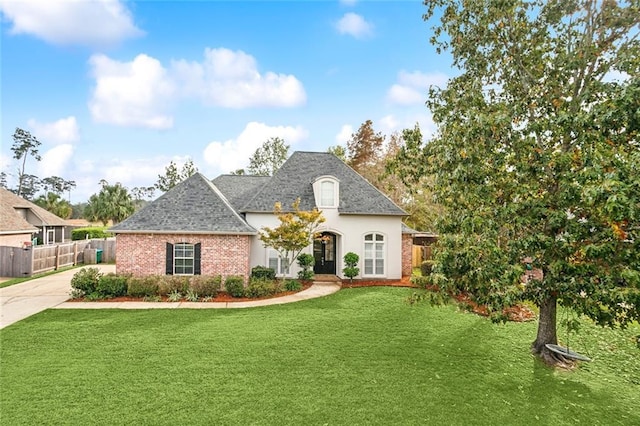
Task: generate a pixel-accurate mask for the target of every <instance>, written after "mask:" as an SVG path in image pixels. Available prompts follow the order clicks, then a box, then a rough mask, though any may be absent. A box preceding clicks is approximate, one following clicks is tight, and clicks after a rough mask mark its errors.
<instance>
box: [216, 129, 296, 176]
mask: <svg viewBox="0 0 640 426" xmlns="http://www.w3.org/2000/svg"><path fill="white" fill-rule="evenodd" d="M307 136H308V132H307V131H306V130H305V129H304V128H302V127H300V126H298V127H292V126H268V125H266V124H264V123H258V122H255V121H252V122H250V123H248V124H247V125H246V127H245V128H244V130H243V131H242V133H240V134H239V135H238V136H237V137H236V138H235V139H229V140H227V141H224V142H218V141H213V142H211V143H210V144H209V145H207V147H206V148H205V149H204V153H203V156H204V160H205V161H206V162H207V164H209V165H210V166H212V167H213V168H214V169H215V170H214V172H215V173H229V172H232V171H234V170H237V169H241V168H243V167H245V166H246V165H247V164H248V163H249V158H250V157H251V155H252V154H253V153H254V152H255V150H256V149H258V148H259V147H260V146H261V145H262V144H263V143H264V142H265V141H266V140H267V139H269V138H273V137H280V138H282V139H284V141H285V142H286V143H287V144H289V145H293V144H295V143H297V142H300V141H301V140H303V139H305V138H307Z"/></svg>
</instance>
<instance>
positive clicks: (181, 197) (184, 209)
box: [110, 173, 256, 234]
mask: <svg viewBox="0 0 640 426" xmlns="http://www.w3.org/2000/svg"><path fill="white" fill-rule="evenodd" d="M110 231H112V232H115V233H127V232H129V233H133V232H144V233H165V234H166V233H174V232H175V233H194V234H195V233H197V234H205V233H206V234H255V233H256V230H255V229H254V228H253V227H251V226H250V225H249V224H247V222H245V221H244V219H243V218H242V217H241V216H240V215H238V213H236V212H235V211H234V210H233V208H232V206H231V204H230V203H229V202H228V201H227V199H226V198H225V197H224V195H222V193H221V192H220V191H219V189H218V188H216V187H215V185H213V184H212V183H211V182H210V181H209V180H208V179H207V178H205V177H204V176H203V175H202V174H200V173H196V174H194V175H193V176H191V177H189V178H188V179H186V180H184V181H183V182H181V183H180V184H178V185H176V186H175V187H174V188H172V189H171V190H169V191H168V192H166V193H165V194H164V195H162V196H161V197H160V198H158V199H157V200H155V201H153V202H151V203H149V204H147V205H146V206H145V207H144V208H142V209H141V210H140V211H138V212H136V213H135V214H133V215H132V216H130V217H129V218H127V219H126V220H124V221H122V222H120V223H119V224H117V225H115V226H112V227H111V229H110Z"/></svg>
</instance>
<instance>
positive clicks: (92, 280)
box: [71, 268, 102, 294]
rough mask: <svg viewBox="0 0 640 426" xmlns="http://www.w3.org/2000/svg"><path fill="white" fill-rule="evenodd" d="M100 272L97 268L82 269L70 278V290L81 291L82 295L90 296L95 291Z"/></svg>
mask: <svg viewBox="0 0 640 426" xmlns="http://www.w3.org/2000/svg"><path fill="white" fill-rule="evenodd" d="M101 276H102V272H100V269H98V268H82V269H80V270H79V271H78V272H76V273H75V274H73V278H71V288H73V289H76V290H79V291H81V292H82V293H83V294H91V293H94V292H95V291H96V287H97V286H98V282H99V281H100V277H101Z"/></svg>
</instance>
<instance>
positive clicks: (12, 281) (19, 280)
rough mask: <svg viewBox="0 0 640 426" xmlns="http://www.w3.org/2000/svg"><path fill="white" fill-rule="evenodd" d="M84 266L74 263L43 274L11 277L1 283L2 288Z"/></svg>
mask: <svg viewBox="0 0 640 426" xmlns="http://www.w3.org/2000/svg"><path fill="white" fill-rule="evenodd" d="M84 266H87V265H84V264H78V265H74V266H64V267H62V268H58V269H56V270H55V271H47V272H43V273H41V274H35V275H32V276H30V277H24V278H11V279H10V280H7V281H4V282H1V283H0V288H3V287H9V286H10V285H14V284H20V283H23V282H25V281H31V280H35V279H36V278H42V277H46V276H47V275H53V274H57V273H59V272H64V271H68V270H69V269H74V268H82V267H84Z"/></svg>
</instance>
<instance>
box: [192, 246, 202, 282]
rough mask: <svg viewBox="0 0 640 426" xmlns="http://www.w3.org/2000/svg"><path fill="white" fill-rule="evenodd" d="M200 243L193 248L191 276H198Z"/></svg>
mask: <svg viewBox="0 0 640 426" xmlns="http://www.w3.org/2000/svg"><path fill="white" fill-rule="evenodd" d="M201 246H202V244H201V243H198V244H196V245H195V246H193V275H200V247H201Z"/></svg>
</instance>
